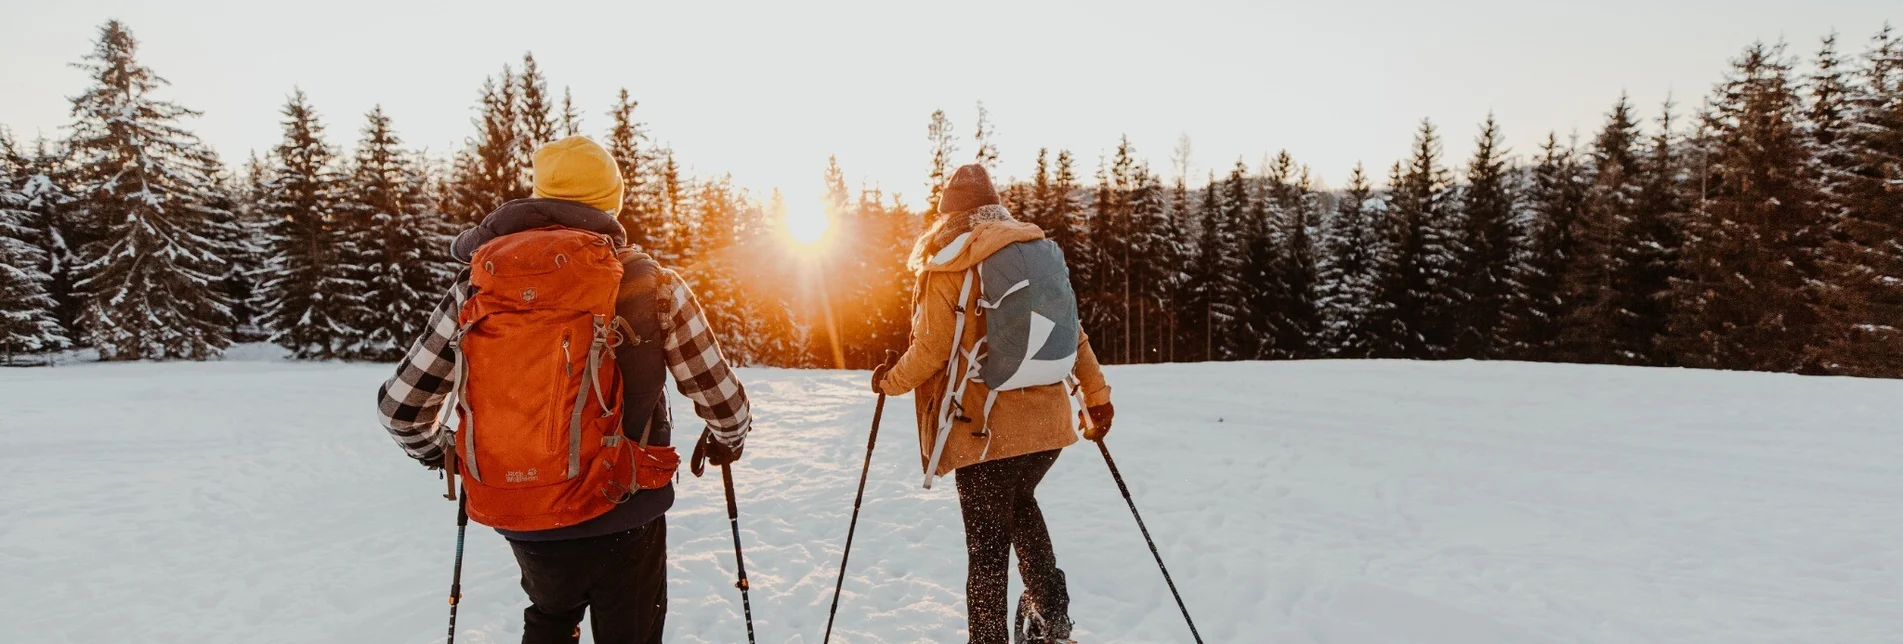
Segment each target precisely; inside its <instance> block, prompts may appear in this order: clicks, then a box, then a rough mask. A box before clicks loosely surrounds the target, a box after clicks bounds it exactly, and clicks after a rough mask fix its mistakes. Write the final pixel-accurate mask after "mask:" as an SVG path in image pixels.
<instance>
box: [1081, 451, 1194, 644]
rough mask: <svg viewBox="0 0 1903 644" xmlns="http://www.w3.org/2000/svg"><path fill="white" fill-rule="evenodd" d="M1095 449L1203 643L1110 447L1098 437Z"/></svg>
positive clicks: (1177, 602) (1177, 601) (1191, 633)
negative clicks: (1106, 466) (1111, 453)
mask: <svg viewBox="0 0 1903 644" xmlns="http://www.w3.org/2000/svg"><path fill="white" fill-rule="evenodd" d="M1096 442H1097V451H1100V452H1103V462H1104V464H1105V465H1108V466H1110V478H1113V479H1116V480H1117V491H1119V492H1122V493H1123V502H1124V503H1128V504H1130V516H1133V517H1136V520H1137V529H1138V530H1141V531H1142V532H1143V541H1144V543H1148V544H1150V556H1152V557H1156V567H1157V569H1159V570H1162V571H1163V583H1166V584H1169V585H1170V594H1171V595H1174V596H1175V597H1176V608H1177V609H1179V610H1181V611H1183V621H1184V622H1188V623H1189V635H1190V637H1194V638H1196V644H1203V636H1202V634H1201V633H1197V632H1196V620H1193V619H1190V618H1189V607H1188V606H1185V605H1183V594H1182V593H1179V592H1176V580H1174V579H1171V578H1170V569H1169V567H1167V566H1164V565H1163V554H1162V553H1161V552H1158V551H1157V550H1156V541H1155V540H1153V539H1151V538H1150V528H1149V527H1147V526H1145V525H1143V515H1142V514H1139V513H1137V502H1136V501H1133V500H1131V499H1130V487H1129V486H1127V485H1124V484H1123V474H1122V473H1121V472H1118V471H1117V461H1116V459H1113V458H1110V448H1109V447H1107V446H1105V445H1104V444H1103V441H1102V440H1101V439H1100V440H1098V441H1096Z"/></svg>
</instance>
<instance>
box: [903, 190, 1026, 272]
mask: <svg viewBox="0 0 1903 644" xmlns="http://www.w3.org/2000/svg"><path fill="white" fill-rule="evenodd" d="M1043 238H1044V231H1043V230H1042V229H1039V228H1038V227H1037V226H1036V225H1033V224H1029V223H1025V222H1022V221H1018V220H1017V219H1016V218H1014V217H1012V216H1011V211H1009V210H1006V209H1005V207H1004V206H998V205H987V206H979V207H977V208H973V209H971V210H966V211H963V212H959V213H954V214H951V215H946V216H945V218H944V219H940V220H939V221H938V224H937V225H934V226H932V228H931V230H928V231H925V234H924V235H920V236H919V239H918V242H917V243H915V244H913V245H912V256H911V257H910V258H909V259H908V260H907V262H906V263H907V265H908V266H910V267H911V269H912V270H913V272H919V271H927V270H931V271H962V270H965V269H967V268H971V265H972V264H976V263H978V262H980V261H983V260H984V258H986V257H990V256H991V254H992V253H995V252H998V249H1000V248H1003V247H1005V246H1006V245H1008V244H1012V243H1016V242H1021V241H1030V240H1033V239H1043Z"/></svg>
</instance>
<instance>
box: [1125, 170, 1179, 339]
mask: <svg viewBox="0 0 1903 644" xmlns="http://www.w3.org/2000/svg"><path fill="white" fill-rule="evenodd" d="M1128 209H1129V218H1130V243H1129V244H1128V250H1127V252H1128V253H1130V256H1128V257H1126V258H1125V262H1126V266H1127V268H1126V273H1125V275H1126V278H1125V279H1126V284H1127V285H1128V286H1127V287H1126V290H1127V291H1128V293H1129V301H1130V305H1129V308H1130V309H1131V310H1132V314H1133V315H1134V317H1135V318H1136V319H1135V324H1134V326H1135V330H1134V331H1131V330H1130V327H1131V326H1132V325H1131V322H1130V321H1129V320H1127V319H1126V320H1125V323H1124V327H1125V332H1124V333H1125V342H1126V343H1127V344H1128V345H1129V346H1130V347H1132V349H1130V351H1129V353H1128V354H1126V356H1125V360H1126V361H1128V362H1135V363H1145V362H1156V361H1158V359H1159V358H1160V357H1161V356H1160V352H1159V351H1158V350H1157V349H1156V346H1157V345H1158V344H1159V343H1160V342H1159V341H1160V340H1161V338H1159V337H1157V333H1158V331H1159V327H1160V326H1161V324H1160V323H1161V317H1162V315H1161V314H1162V312H1164V311H1166V310H1168V309H1167V305H1168V304H1169V301H1168V299H1167V295H1168V287H1169V280H1170V267H1171V266H1172V264H1169V263H1167V262H1168V260H1169V258H1170V256H1171V254H1170V250H1169V244H1170V241H1171V240H1170V236H1171V234H1172V231H1171V230H1170V223H1171V222H1170V214H1169V198H1168V192H1167V191H1166V190H1164V188H1163V180H1162V178H1160V177H1158V176H1156V173H1154V172H1151V171H1150V169H1149V168H1148V167H1147V166H1143V165H1139V166H1138V167H1137V168H1136V185H1135V187H1134V188H1133V189H1132V192H1131V194H1130V199H1129V206H1128Z"/></svg>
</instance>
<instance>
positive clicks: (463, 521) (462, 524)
mask: <svg viewBox="0 0 1903 644" xmlns="http://www.w3.org/2000/svg"><path fill="white" fill-rule="evenodd" d="M461 496H462V498H461V499H460V500H458V501H457V502H456V572H455V574H454V575H452V576H450V578H449V641H448V644H456V607H457V606H459V605H461V604H462V599H463V536H464V535H466V534H468V532H469V494H468V493H464V494H462V495H461Z"/></svg>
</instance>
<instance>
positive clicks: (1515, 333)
mask: <svg viewBox="0 0 1903 644" xmlns="http://www.w3.org/2000/svg"><path fill="white" fill-rule="evenodd" d="M1575 156H1576V154H1575V152H1574V151H1573V149H1572V148H1570V147H1561V146H1560V144H1559V136H1558V135H1557V134H1553V133H1548V134H1547V135H1546V142H1545V143H1544V144H1542V145H1541V146H1540V157H1539V162H1538V163H1537V164H1535V165H1534V166H1533V167H1532V168H1531V169H1530V170H1529V171H1528V172H1527V178H1526V180H1525V184H1526V192H1525V194H1524V195H1523V197H1522V198H1521V199H1520V200H1519V204H1520V209H1519V213H1518V215H1517V216H1516V222H1515V226H1516V228H1517V229H1518V235H1519V237H1520V238H1521V239H1524V240H1525V241H1524V242H1523V243H1522V244H1521V245H1520V249H1519V251H1518V253H1517V255H1516V257H1515V259H1514V266H1513V269H1512V272H1511V274H1512V276H1513V281H1514V283H1515V286H1516V289H1515V293H1514V295H1513V297H1512V298H1511V299H1509V300H1508V301H1507V302H1506V305H1505V306H1506V312H1505V313H1504V315H1503V317H1504V318H1505V319H1504V321H1503V322H1504V324H1505V325H1506V328H1507V332H1506V335H1507V337H1508V346H1507V348H1506V349H1505V352H1504V356H1505V357H1510V358H1514V359H1517V360H1552V359H1554V358H1555V357H1556V355H1557V352H1558V349H1559V336H1560V333H1561V331H1562V329H1563V326H1562V322H1563V320H1565V319H1566V318H1567V316H1568V306H1567V305H1568V304H1570V300H1568V299H1567V297H1566V294H1565V291H1564V288H1565V285H1564V281H1563V280H1564V277H1565V275H1566V274H1567V273H1568V272H1569V271H1571V270H1572V265H1573V263H1574V261H1575V253H1576V252H1577V246H1578V245H1577V244H1576V243H1575V241H1574V237H1573V235H1574V232H1575V230H1576V228H1577V225H1576V224H1577V222H1578V221H1579V219H1580V218H1581V217H1582V212H1583V211H1584V209H1585V202H1586V177H1585V173H1584V171H1583V168H1582V167H1581V165H1580V163H1579V162H1578V160H1577V159H1576V158H1575Z"/></svg>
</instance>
